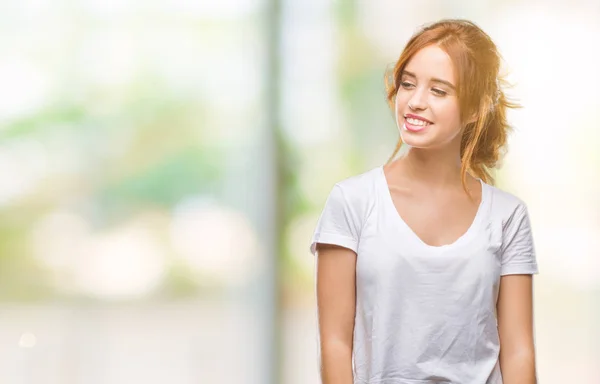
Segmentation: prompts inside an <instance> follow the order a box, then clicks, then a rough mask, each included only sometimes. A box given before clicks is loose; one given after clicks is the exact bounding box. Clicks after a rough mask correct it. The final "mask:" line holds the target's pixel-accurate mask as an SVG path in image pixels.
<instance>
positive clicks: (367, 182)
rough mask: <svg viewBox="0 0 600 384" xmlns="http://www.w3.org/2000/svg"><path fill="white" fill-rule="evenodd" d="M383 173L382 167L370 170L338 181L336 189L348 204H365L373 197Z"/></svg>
mask: <svg viewBox="0 0 600 384" xmlns="http://www.w3.org/2000/svg"><path fill="white" fill-rule="evenodd" d="M381 172H382V169H381V167H376V168H373V169H370V170H368V171H366V172H363V173H360V174H358V175H354V176H350V177H348V178H346V179H343V180H341V181H338V182H337V183H336V184H335V188H337V189H338V191H339V192H340V193H341V194H342V195H343V196H344V198H345V199H346V200H347V202H348V203H350V204H359V205H360V204H364V203H366V202H368V201H369V200H371V198H372V197H373V194H374V193H375V190H376V188H377V182H378V180H379V177H381Z"/></svg>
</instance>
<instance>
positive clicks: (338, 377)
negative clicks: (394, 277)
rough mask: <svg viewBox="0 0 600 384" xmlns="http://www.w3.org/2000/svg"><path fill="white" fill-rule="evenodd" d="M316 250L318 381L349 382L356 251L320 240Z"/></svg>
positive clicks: (354, 311) (350, 375)
mask: <svg viewBox="0 0 600 384" xmlns="http://www.w3.org/2000/svg"><path fill="white" fill-rule="evenodd" d="M317 252H318V255H317V309H318V318H319V337H320V345H319V348H320V351H321V367H320V369H321V380H322V383H323V384H352V383H353V377H352V376H353V373H352V338H353V334H354V316H355V313H356V280H355V279H356V253H355V252H354V251H352V250H350V249H348V248H343V247H340V246H336V245H329V244H322V243H320V244H318V246H317Z"/></svg>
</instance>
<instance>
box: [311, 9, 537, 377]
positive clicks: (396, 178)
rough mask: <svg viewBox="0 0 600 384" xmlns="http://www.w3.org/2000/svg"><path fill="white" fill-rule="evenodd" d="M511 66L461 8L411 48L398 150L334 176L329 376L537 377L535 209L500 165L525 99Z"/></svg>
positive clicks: (324, 311) (324, 357)
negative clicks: (514, 91)
mask: <svg viewBox="0 0 600 384" xmlns="http://www.w3.org/2000/svg"><path fill="white" fill-rule="evenodd" d="M499 68H500V56H499V54H498V52H497V49H496V46H495V45H494V43H493V42H492V40H491V39H490V38H489V36H488V35H487V34H485V33H484V32H483V31H482V30H481V29H480V28H478V27H477V26H476V25H475V24H473V23H471V22H469V21H463V20H442V21H440V22H437V23H435V24H433V25H429V26H427V27H425V28H423V29H422V30H420V31H419V32H417V33H416V34H415V35H414V36H413V37H412V38H411V39H410V41H409V42H408V44H407V46H406V47H405V49H404V51H403V52H402V54H401V55H400V58H399V60H398V62H397V63H396V65H395V67H394V70H393V74H392V76H391V80H390V81H388V84H387V88H388V94H387V98H388V102H389V103H390V106H391V107H393V110H394V111H395V118H396V121H397V125H398V129H399V131H400V139H399V142H398V145H397V146H396V150H395V151H394V154H393V155H392V157H391V159H390V161H388V163H387V164H385V165H384V166H380V167H377V168H375V169H372V170H370V171H368V172H366V173H363V174H360V175H357V176H353V177H350V178H348V179H346V180H343V181H340V182H338V183H337V184H336V185H335V186H334V188H333V190H332V191H331V193H330V195H329V197H328V199H327V202H326V204H325V208H324V210H323V212H322V214H321V217H320V219H319V221H318V224H317V228H316V230H315V233H314V235H313V239H312V244H311V251H312V252H313V254H315V255H317V252H318V257H317V306H318V313H319V345H320V349H319V351H320V356H321V377H322V380H323V383H324V384H350V383H355V384H358V383H360V384H363V383H364V384H366V383H377V384H434V383H436V384H439V383H452V384H457V383H460V384H484V383H486V384H501V383H504V384H517V383H519V384H532V383H535V382H536V374H535V352H534V340H533V324H532V323H533V314H532V311H533V310H532V275H533V274H536V273H537V272H538V267H537V263H536V256H535V250H534V244H533V239H532V235H531V227H530V222H529V217H528V212H527V207H526V205H525V203H524V202H523V201H522V200H520V199H519V198H518V197H516V196H514V195H512V194H509V193H507V192H505V191H502V190H500V189H498V188H496V187H494V186H492V185H493V180H492V179H491V176H490V173H489V171H490V170H491V169H492V168H494V166H495V165H496V163H497V161H498V160H499V158H500V151H501V150H502V148H503V147H504V145H505V142H506V136H507V132H508V131H509V126H508V125H507V122H506V110H507V108H511V107H516V105H515V104H511V103H510V102H508V101H507V99H506V98H505V96H504V93H503V90H502V89H501V87H500V84H501V83H502V79H500V78H499ZM402 143H404V144H406V145H407V147H408V150H407V151H405V153H404V154H403V155H402V156H400V157H398V158H396V159H395V157H396V154H397V153H398V150H399V149H400V147H401V144H402Z"/></svg>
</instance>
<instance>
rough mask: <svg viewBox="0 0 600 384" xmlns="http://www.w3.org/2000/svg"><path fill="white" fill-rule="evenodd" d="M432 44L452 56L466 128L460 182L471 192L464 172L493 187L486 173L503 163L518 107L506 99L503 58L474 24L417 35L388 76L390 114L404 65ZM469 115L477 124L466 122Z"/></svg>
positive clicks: (449, 23)
mask: <svg viewBox="0 0 600 384" xmlns="http://www.w3.org/2000/svg"><path fill="white" fill-rule="evenodd" d="M432 44H435V45H437V46H438V47H440V48H441V49H443V50H444V51H445V52H446V53H447V54H448V56H450V58H451V60H452V62H453V64H454V67H455V69H456V81H457V84H456V87H457V91H458V101H459V105H460V113H461V123H462V124H463V125H464V124H466V125H465V129H464V131H463V134H462V139H461V145H460V157H461V164H462V165H461V179H462V185H463V188H464V189H465V191H467V193H469V192H468V189H467V188H466V177H467V172H470V173H472V174H473V175H474V176H476V177H479V178H481V179H482V180H483V181H485V182H486V183H489V184H494V178H493V177H492V175H491V173H490V170H491V169H493V168H495V167H496V166H497V163H498V161H499V160H500V159H501V156H502V153H501V152H502V151H503V149H504V147H505V145H506V139H507V135H508V133H509V132H510V131H511V127H510V126H509V125H508V122H507V120H506V111H507V108H519V107H520V105H518V104H516V103H515V102H512V101H509V100H508V99H507V97H506V95H505V93H504V88H505V87H507V86H508V83H507V82H506V80H505V79H504V77H503V76H501V75H500V63H501V61H502V58H501V56H500V54H499V52H498V49H497V48H496V45H495V44H494V42H493V41H492V39H491V38H490V37H489V36H488V35H487V34H486V33H485V32H484V31H483V30H481V28H479V27H478V26H477V25H475V24H474V23H473V22H470V21H467V20H459V19H445V20H441V21H438V22H436V23H433V24H430V25H427V26H424V27H422V28H421V29H420V30H419V31H417V32H416V33H415V34H414V35H413V36H412V37H411V39H410V40H409V41H408V43H407V44H406V47H405V48H404V50H403V52H402V54H401V55H400V58H399V59H398V61H397V62H396V64H395V65H394V68H393V70H392V73H391V74H390V73H389V72H388V73H387V74H386V77H385V83H386V84H385V85H386V90H387V100H388V103H389V105H390V107H391V108H392V110H394V104H395V99H396V93H397V92H398V88H399V86H400V80H401V76H402V72H403V71H404V68H405V67H406V64H407V63H408V61H409V60H410V59H411V58H412V57H413V55H414V54H415V53H416V52H418V51H419V50H420V49H422V48H424V47H426V46H429V45H432ZM473 116H476V120H475V121H473V122H471V123H468V121H469V120H473V118H472V117H473ZM401 146H402V139H401V138H399V139H398V143H397V144H396V148H395V149H394V152H393V154H392V156H391V157H390V159H389V160H388V163H389V162H391V161H392V160H393V159H394V157H395V156H396V155H397V153H398V151H399V150H400V148H401ZM469 195H470V194H469Z"/></svg>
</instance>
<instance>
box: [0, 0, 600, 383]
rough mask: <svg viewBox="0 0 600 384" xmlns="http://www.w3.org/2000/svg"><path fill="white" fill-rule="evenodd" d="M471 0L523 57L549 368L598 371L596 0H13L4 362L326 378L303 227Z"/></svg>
mask: <svg viewBox="0 0 600 384" xmlns="http://www.w3.org/2000/svg"><path fill="white" fill-rule="evenodd" d="M443 17H464V18H469V19H471V20H473V21H475V22H476V23H478V24H479V25H480V26H482V27H483V28H484V30H486V31H487V32H488V33H489V34H490V35H491V36H492V38H493V39H494V40H495V41H496V43H497V45H498V46H499V48H500V50H501V52H502V53H503V55H504V58H505V60H506V62H507V63H508V65H509V66H508V68H507V69H508V70H509V71H510V76H509V80H511V81H512V82H513V83H514V84H515V87H514V88H513V89H511V90H510V94H511V95H512V96H515V97H516V98H517V99H518V100H519V101H520V102H521V104H523V105H524V108H523V109H521V110H518V111H513V112H511V115H510V116H509V118H510V120H511V121H512V122H513V124H514V125H515V133H514V134H513V135H512V137H511V140H510V143H509V153H508V155H507V157H506V159H505V161H504V163H503V166H502V169H501V170H500V171H499V172H498V174H497V176H498V185H499V186H500V187H501V188H503V189H506V190H508V191H510V192H512V193H515V194H517V195H518V196H519V197H521V198H522V199H524V200H525V201H526V202H527V204H528V206H529V209H530V213H531V218H532V225H533V227H534V237H535V241H536V247H537V251H538V262H539V265H540V274H539V275H538V276H536V284H535V307H536V308H535V309H536V312H535V315H536V319H535V320H536V345H537V351H538V371H539V377H540V382H542V383H545V384H564V383H575V382H576V383H584V384H587V383H590V384H593V383H600V368H599V367H600V363H599V362H600V347H599V344H600V333H599V332H598V329H597V328H598V324H600V310H599V308H600V305H599V301H600V176H599V175H600V155H599V154H598V143H599V142H600V129H598V127H599V126H600V109H599V107H600V96H599V93H598V89H599V88H600V73H599V71H598V68H600V50H599V48H598V46H599V45H598V44H597V42H598V41H599V38H600V27H599V24H600V3H598V2H595V1H583V0H577V1H571V2H566V1H554V2H541V1H539V2H538V1H533V2H530V1H517V0H503V1H500V0H495V1H492V0H487V1H474V0H470V1H454V2H448V1H442V0H437V1H436V0H431V1H425V2H403V1H391V0H388V1H385V0H372V1H356V0H354V1H351V0H335V1H312V0H311V1H293V0H279V1H275V0H221V1H208V0H199V1H198V0H196V1H184V0H176V1H170V2H167V1H158V0H151V1H139V0H122V1H117V0H105V1H102V0H77V1H75V0H58V1H50V0H25V1H7V0H3V1H0V382H1V383H10V384H13V383H19V384H21V383H23V384H32V383H36V384H37V383H57V384H59V383H60V384H71V383H73V384H75V383H77V384H79V383H85V384H88V383H90V384H96V383H98V384H101V383H102V384H104V383H111V384H119V383H138V382H139V383H142V382H143V383H147V384H154V383H178V384H180V383H181V384H185V383H244V384H245V383H248V384H254V383H256V384H276V383H285V384H300V383H317V382H318V368H317V360H316V359H317V358H316V352H317V344H316V309H315V300H314V299H315V294H314V258H313V257H312V256H311V255H310V253H309V250H308V246H309V241H310V237H311V235H312V231H313V229H314V226H315V225H316V220H317V218H318V215H319V214H320V210H321V209H322V207H323V205H324V202H325V198H326V196H327V194H328V193H329V191H330V189H331V187H332V186H333V184H334V183H335V182H336V181H339V180H341V179H344V178H346V177H349V176H351V175H354V174H358V173H362V172H365V171H367V170H368V169H371V168H372V167H375V166H377V165H380V164H382V163H383V162H385V161H386V160H387V158H388V157H389V155H390V154H391V153H392V150H393V147H394V144H395V142H396V138H397V131H396V128H395V125H394V122H393V120H392V114H391V113H390V111H389V110H388V108H387V105H386V101H385V92H384V86H383V77H384V73H385V70H386V69H387V68H388V67H389V66H390V65H393V62H394V60H396V59H397V57H398V55H399V54H400V52H401V50H402V48H403V46H404V44H405V43H406V41H407V40H408V38H409V37H410V35H411V34H412V33H413V32H414V31H415V30H416V28H417V27H418V26H419V25H421V24H422V23H425V22H430V21H434V20H437V19H439V18H443Z"/></svg>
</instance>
